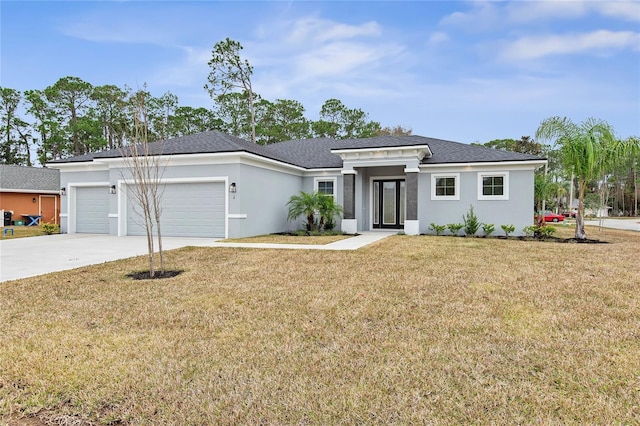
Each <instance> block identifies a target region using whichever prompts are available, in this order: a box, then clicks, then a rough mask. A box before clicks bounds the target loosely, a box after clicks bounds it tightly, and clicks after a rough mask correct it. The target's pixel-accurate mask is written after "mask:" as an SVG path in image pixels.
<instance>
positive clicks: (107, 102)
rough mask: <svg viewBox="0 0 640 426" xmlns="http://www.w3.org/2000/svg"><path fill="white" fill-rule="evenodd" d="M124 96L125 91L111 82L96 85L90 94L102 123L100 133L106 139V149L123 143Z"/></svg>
mask: <svg viewBox="0 0 640 426" xmlns="http://www.w3.org/2000/svg"><path fill="white" fill-rule="evenodd" d="M126 96H127V92H125V91H124V90H122V89H120V88H119V87H117V86H114V85H112V84H107V85H104V86H97V87H95V88H94V89H93V93H92V94H91V98H92V99H93V101H94V102H95V109H96V112H97V114H98V116H99V119H100V121H101V123H102V135H103V138H104V139H105V140H106V141H107V148H108V149H115V148H117V147H119V146H121V145H122V143H123V139H124V131H125V129H126V127H127V117H126V115H125V99H126Z"/></svg>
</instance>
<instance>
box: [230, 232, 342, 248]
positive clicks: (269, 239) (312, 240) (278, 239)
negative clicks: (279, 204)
mask: <svg viewBox="0 0 640 426" xmlns="http://www.w3.org/2000/svg"><path fill="white" fill-rule="evenodd" d="M352 236H353V235H342V234H337V235H279V234H269V235H258V236H256V237H247V238H229V239H227V240H221V242H223V243H267V244H304V245H325V244H331V243H335V242H336V241H340V240H344V239H346V238H351V237H352Z"/></svg>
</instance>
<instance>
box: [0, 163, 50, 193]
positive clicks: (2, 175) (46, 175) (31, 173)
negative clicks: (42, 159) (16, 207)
mask: <svg viewBox="0 0 640 426" xmlns="http://www.w3.org/2000/svg"><path fill="white" fill-rule="evenodd" d="M0 189H3V190H14V191H15V190H25V191H59V190H60V170H56V169H47V168H38V167H25V166H14V165H10V164H0Z"/></svg>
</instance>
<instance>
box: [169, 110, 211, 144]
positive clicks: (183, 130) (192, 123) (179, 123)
mask: <svg viewBox="0 0 640 426" xmlns="http://www.w3.org/2000/svg"><path fill="white" fill-rule="evenodd" d="M168 124H169V136H170V137H178V136H184V135H192V134H194V133H200V132H207V131H209V130H221V129H222V126H223V122H222V120H221V119H219V118H217V117H216V115H215V114H214V112H213V111H211V110H208V109H206V108H203V107H200V108H193V107H189V106H179V107H177V108H176V110H175V112H174V114H173V115H171V116H169V123H168Z"/></svg>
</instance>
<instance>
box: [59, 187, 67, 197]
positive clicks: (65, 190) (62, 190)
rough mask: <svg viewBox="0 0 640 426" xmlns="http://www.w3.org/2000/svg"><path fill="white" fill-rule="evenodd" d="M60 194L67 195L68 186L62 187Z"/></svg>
mask: <svg viewBox="0 0 640 426" xmlns="http://www.w3.org/2000/svg"><path fill="white" fill-rule="evenodd" d="M60 195H62V196H64V195H67V188H60Z"/></svg>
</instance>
